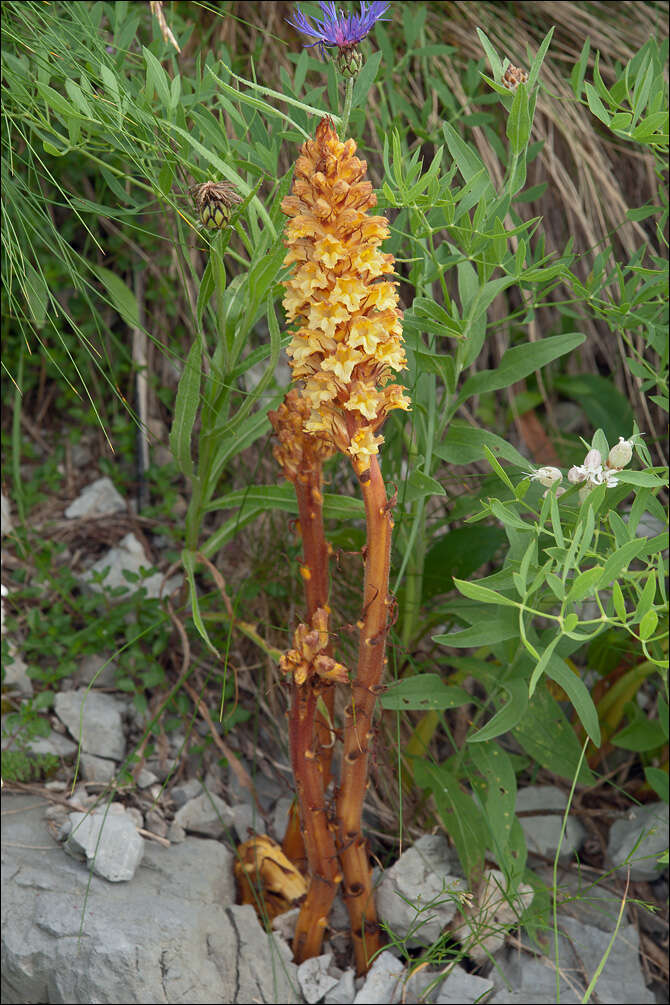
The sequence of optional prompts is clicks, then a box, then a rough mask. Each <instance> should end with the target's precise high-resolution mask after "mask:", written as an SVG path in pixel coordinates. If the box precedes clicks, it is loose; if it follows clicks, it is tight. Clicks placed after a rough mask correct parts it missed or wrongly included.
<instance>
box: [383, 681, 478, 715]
mask: <svg viewBox="0 0 670 1005" xmlns="http://www.w3.org/2000/svg"><path fill="white" fill-rule="evenodd" d="M471 701H472V695H471V694H468V692H467V691H465V690H464V689H463V688H462V687H453V686H449V685H448V684H445V683H444V681H443V680H442V678H441V677H438V675H437V674H433V673H424V674H416V676H414V677H408V678H407V680H399V681H396V682H395V683H394V684H391V685H390V686H389V688H388V690H387V691H386V693H385V694H383V695H382V697H381V705H382V708H386V709H390V710H392V711H401V712H402V711H410V710H424V711H425V710H427V709H440V710H442V709H446V708H459V707H460V706H462V705H468V704H469V703H470V702H471Z"/></svg>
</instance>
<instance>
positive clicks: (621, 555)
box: [598, 538, 647, 589]
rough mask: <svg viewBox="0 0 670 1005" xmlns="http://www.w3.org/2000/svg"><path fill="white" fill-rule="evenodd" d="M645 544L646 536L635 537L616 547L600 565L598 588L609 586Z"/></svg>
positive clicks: (643, 548)
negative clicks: (602, 564)
mask: <svg viewBox="0 0 670 1005" xmlns="http://www.w3.org/2000/svg"><path fill="white" fill-rule="evenodd" d="M646 546H647V540H646V538H635V539H634V540H633V541H627V542H626V544H622V545H621V547H620V548H617V550H616V551H615V552H613V553H612V554H611V555H610V557H609V558H608V559H607V561H606V562H605V564H604V566H603V567H602V572H601V575H600V580H599V582H598V587H599V589H602V588H603V587H604V586H609V584H610V583H611V582H612V580H613V579H617V578H618V576H619V574H620V573H621V572H623V571H624V569H627V568H628V566H629V565H630V563H631V562H632V561H633V559H634V558H637V556H638V555H639V554H640V553H641V552H643V551H644V550H645V548H646Z"/></svg>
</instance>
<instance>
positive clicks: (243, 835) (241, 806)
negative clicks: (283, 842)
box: [231, 803, 264, 844]
mask: <svg viewBox="0 0 670 1005" xmlns="http://www.w3.org/2000/svg"><path fill="white" fill-rule="evenodd" d="M231 811H232V814H233V827H234V828H235V833H236V834H237V840H238V841H239V842H240V844H243V843H244V842H245V841H248V840H249V837H250V836H251V834H252V833H254V832H262V831H263V829H264V828H263V820H262V818H259V816H258V814H257V813H256V812H254V807H253V806H251V805H250V804H249V803H237V805H236V806H232V807H231Z"/></svg>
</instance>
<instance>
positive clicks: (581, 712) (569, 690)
mask: <svg viewBox="0 0 670 1005" xmlns="http://www.w3.org/2000/svg"><path fill="white" fill-rule="evenodd" d="M546 672H547V676H548V677H551V679H552V680H553V681H555V682H556V683H557V684H558V685H560V687H562V688H563V690H564V691H565V693H566V694H567V696H568V698H569V699H570V701H571V702H572V705H573V707H574V710H575V712H576V713H577V715H578V716H579V721H580V722H581V724H582V726H583V727H584V729H585V730H586V732H587V733H588V735H589V737H590V738H591V740H592V742H593V744H594V746H596V747H599V746H600V740H601V737H600V722H599V720H598V712H597V709H596V706H595V705H594V704H593V699H592V697H591V695H590V694H589V691H588V689H587V687H586V685H585V684H584V681H583V680H582V679H581V677H580V676H579V675H578V674H575V673H573V671H572V670H571V669H570V667H569V666H568V665H567V663H566V662H565V660H562V659H559V657H558V656H555V655H554V656H552V657H551V659H550V660H549V663H548V664H547V671H546Z"/></svg>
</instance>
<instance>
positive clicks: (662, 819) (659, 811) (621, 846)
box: [607, 803, 668, 881]
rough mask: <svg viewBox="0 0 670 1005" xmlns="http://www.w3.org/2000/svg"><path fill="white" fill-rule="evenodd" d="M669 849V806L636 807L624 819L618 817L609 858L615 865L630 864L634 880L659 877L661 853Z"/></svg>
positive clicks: (608, 845) (610, 836) (626, 865)
mask: <svg viewBox="0 0 670 1005" xmlns="http://www.w3.org/2000/svg"><path fill="white" fill-rule="evenodd" d="M667 848H668V805H667V803H649V805H648V806H636V807H635V808H634V809H633V810H631V811H630V813H628V815H627V816H626V818H625V819H623V820H616V821H615V822H614V823H613V824H612V826H611V828H610V833H609V840H608V842H607V858H608V860H609V861H610V862H611V863H612V864H613V865H615V866H619V867H621V868H623V869H627V868H629V867H630V877H631V879H632V880H635V881H637V880H654V879H658V877H659V874H660V872H661V868H662V867H661V866H659V865H658V864H657V862H658V858H659V856H660V855H661V854H662V852H664V851H667Z"/></svg>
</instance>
